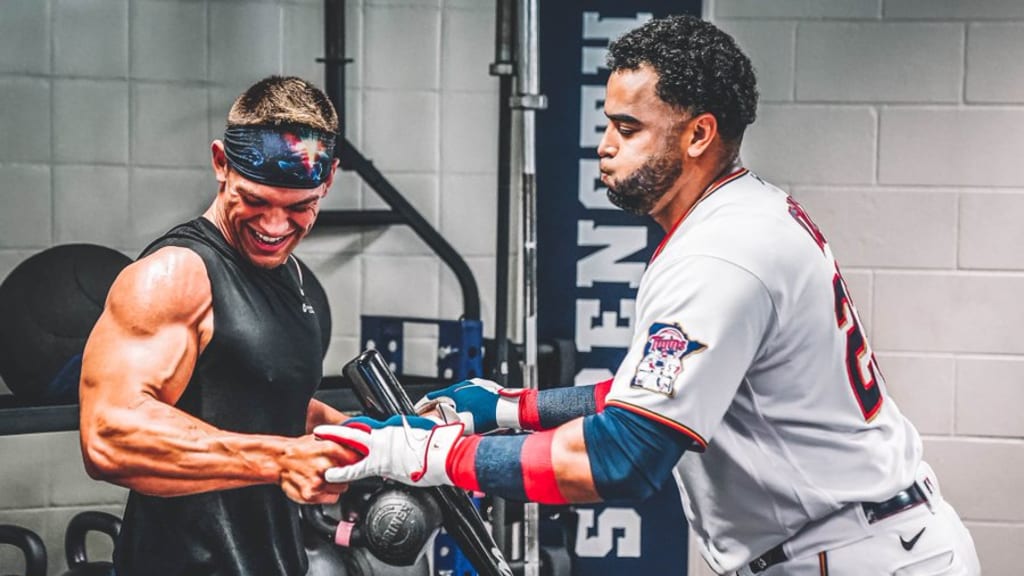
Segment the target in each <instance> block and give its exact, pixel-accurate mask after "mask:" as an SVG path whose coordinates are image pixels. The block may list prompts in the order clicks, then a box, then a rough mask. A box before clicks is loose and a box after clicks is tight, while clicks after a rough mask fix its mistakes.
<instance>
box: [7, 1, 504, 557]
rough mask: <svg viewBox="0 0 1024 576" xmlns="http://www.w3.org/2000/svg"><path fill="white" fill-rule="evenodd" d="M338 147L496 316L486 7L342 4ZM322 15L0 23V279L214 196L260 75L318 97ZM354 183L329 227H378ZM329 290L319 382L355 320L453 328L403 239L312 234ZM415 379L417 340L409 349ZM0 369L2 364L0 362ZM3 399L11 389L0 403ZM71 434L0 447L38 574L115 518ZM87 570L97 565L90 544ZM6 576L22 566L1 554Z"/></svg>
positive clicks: (317, 5) (181, 11)
mask: <svg viewBox="0 0 1024 576" xmlns="http://www.w3.org/2000/svg"><path fill="white" fill-rule="evenodd" d="M346 19H347V21H348V22H347V24H348V30H347V32H348V34H347V38H346V45H347V52H348V56H349V57H351V58H353V59H354V60H355V61H354V62H353V63H352V64H351V65H350V66H349V67H348V69H347V75H346V79H347V82H348V90H347V93H346V98H345V101H346V102H345V103H346V110H347V116H348V123H347V125H346V126H344V129H345V132H346V134H347V136H348V138H349V139H350V140H352V142H353V143H354V144H355V145H356V147H357V148H359V149H360V150H361V151H362V152H363V153H364V154H365V155H366V156H367V157H369V158H370V159H371V160H373V161H374V163H375V164H376V165H377V166H378V167H379V168H380V169H381V171H383V172H384V173H385V175H387V176H388V177H389V178H390V179H391V180H392V183H393V184H394V185H395V186H396V187H397V188H398V189H399V190H400V191H401V192H402V193H403V194H404V195H405V196H406V198H408V199H409V200H410V202H412V204H413V205H415V206H416V207H417V208H418V209H419V210H420V211H421V212H422V214H423V215H424V216H425V217H426V219H427V220H428V221H429V222H430V223H431V224H433V225H434V226H435V227H437V228H438V229H439V230H440V231H441V232H442V234H443V235H444V236H445V237H446V238H447V239H448V241H449V242H451V243H452V244H453V245H454V246H455V248H456V249H457V250H458V251H459V252H460V253H461V254H463V256H464V258H465V259H466V260H467V262H468V263H469V266H470V267H471V269H472V270H473V271H474V273H475V275H476V280H477V283H478V284H479V286H480V295H481V299H482V309H483V315H484V318H485V325H486V326H487V327H488V328H490V329H491V330H489V331H488V334H490V333H491V331H492V329H493V322H491V321H490V320H488V319H489V318H491V317H492V315H493V312H492V309H493V308H492V304H491V303H492V302H493V300H494V252H495V235H494V225H493V222H494V221H495V210H496V208H495V201H494V198H495V189H496V186H497V184H496V172H497V135H496V132H497V114H498V96H497V82H496V80H495V79H493V78H492V77H491V76H489V74H488V64H490V62H491V61H492V60H493V52H494V48H493V46H494V40H493V38H494V27H495V26H494V3H493V0H347V13H346ZM323 28H324V26H323V1H322V0H252V1H249V0H9V1H5V2H4V3H3V5H2V6H0V133H2V134H3V138H2V139H0V278H5V277H6V276H7V274H8V273H9V272H10V271H11V270H12V269H13V268H14V267H15V266H16V265H17V264H18V263H20V262H21V261H23V260H24V259H25V258H27V257H29V256H30V255H32V254H35V253H36V252H39V251H40V250H43V249H45V248H47V247H50V246H53V245H56V244H64V243H72V242H90V243H96V244H101V245H104V246H110V247H113V248H116V249H118V250H121V251H123V252H124V253H125V254H128V255H130V256H132V257H134V256H136V255H137V254H138V252H139V250H141V249H142V248H143V247H144V246H145V245H146V244H147V243H148V242H149V241H150V240H151V239H153V238H155V237H156V236H157V235H159V234H160V233H162V232H163V231H165V230H166V229H168V228H169V227H170V226H172V225H173V224H175V223H177V222H180V221H183V220H185V219H189V218H192V217H193V216H196V215H198V214H200V213H201V212H202V211H203V210H204V209H205V208H206V207H207V206H208V205H209V203H210V201H211V199H212V198H213V196H214V194H215V192H216V183H215V181H214V179H213V175H212V172H211V170H210V168H209V143H210V140H211V139H213V138H217V137H219V136H220V134H222V133H223V125H224V118H225V117H226V114H227V110H228V107H229V106H230V104H231V102H232V101H233V100H234V98H235V97H236V96H237V95H238V94H239V93H240V92H241V91H242V90H243V89H245V87H247V86H248V85H249V84H251V83H252V82H254V81H256V80H258V79H259V78H261V77H263V76H265V75H268V74H272V73H283V74H295V75H299V76H303V77H306V78H309V79H312V80H315V81H316V82H317V83H320V84H321V85H322V82H323V65H322V64H319V63H317V62H316V61H315V58H317V57H320V56H322V55H323V38H324V30H323ZM384 207H385V204H384V203H383V201H381V200H380V199H379V198H378V197H377V195H376V194H375V193H374V192H373V191H371V190H370V189H369V188H368V187H366V186H365V185H363V184H362V183H361V182H360V180H359V178H358V177H356V176H355V175H354V174H350V173H346V174H343V175H341V176H340V177H339V178H338V181H337V182H336V184H335V185H334V187H333V189H332V190H331V192H330V194H329V196H328V198H327V202H326V204H325V208H339V209H340V208H352V209H359V208H384ZM299 257H300V258H303V259H304V260H305V261H306V262H307V263H309V264H310V266H311V267H312V268H313V270H314V271H315V272H316V273H317V277H318V279H319V280H320V282H321V283H322V284H324V286H325V288H326V289H327V291H328V294H329V298H330V302H331V307H332V320H333V326H334V329H333V334H332V339H331V346H330V350H329V354H328V357H327V359H326V360H325V363H324V368H325V372H326V373H328V374H337V373H338V372H339V371H340V367H341V365H342V363H343V362H345V361H347V360H349V359H351V358H352V357H353V356H355V354H356V353H357V352H358V342H357V339H358V332H359V322H358V319H359V315H360V314H401V315H408V316H420V317H426V318H447V319H455V318H457V317H458V316H459V315H460V314H461V312H462V298H461V294H460V292H459V290H458V283H457V282H456V280H455V277H454V275H452V274H451V272H450V271H449V270H448V269H447V268H446V267H444V266H443V264H441V263H440V261H439V260H438V259H437V258H436V257H435V256H433V255H432V253H431V252H430V250H429V249H428V248H426V246H425V245H424V244H423V243H422V242H421V241H420V240H419V239H418V238H417V237H416V236H415V235H414V234H413V233H412V232H410V231H409V230H408V229H407V228H405V227H396V228H391V229H388V228H376V229H375V228H363V229H350V230H320V231H317V232H315V233H314V234H313V235H312V236H311V237H310V238H308V239H307V240H306V241H305V242H304V244H303V245H302V246H301V247H300V250H299ZM409 344H410V346H411V347H412V350H411V352H412V353H413V354H414V358H415V359H418V360H417V361H416V362H415V364H417V365H418V366H421V367H423V366H425V367H429V366H430V358H431V357H434V355H436V352H435V351H431V350H430V349H429V344H430V339H429V338H423V339H420V340H413V341H412V342H410V343H409ZM0 353H2V351H0ZM0 391H2V392H6V388H4V387H2V384H0ZM125 495H126V491H125V490H123V489H121V488H118V487H115V486H112V485H110V484H105V483H100V482H94V481H92V480H90V479H89V478H88V477H87V476H86V474H85V472H84V470H83V467H82V464H81V456H80V454H79V449H78V434H77V432H60V433H47V434H36V435H25V436H17V437H0V523H3V522H12V523H16V524H21V525H23V526H26V527H28V528H31V529H33V530H35V531H37V532H39V533H40V534H41V535H42V536H43V537H44V539H45V540H46V544H47V547H48V549H49V553H50V554H49V555H50V570H49V572H50V574H51V575H56V574H59V573H62V572H64V571H65V569H66V568H65V562H64V560H63V556H64V551H63V549H64V545H63V534H64V527H65V526H66V524H67V521H68V519H70V517H71V516H72V515H74V514H75V513H77V512H79V511H81V510H87V509H88V510H94V509H98V510H106V511H109V512H112V513H117V514H120V512H121V509H122V506H123V502H124V498H125ZM89 543H90V545H91V546H95V550H96V557H98V558H102V557H104V555H105V554H109V550H110V546H109V544H108V543H106V542H104V539H103V538H101V537H95V538H93V537H90V540H89ZM0 567H2V568H3V571H4V573H5V574H6V573H8V572H15V573H16V572H20V571H21V570H22V567H23V564H22V563H21V560H20V557H18V554H17V553H15V552H14V551H13V550H11V549H10V548H9V547H7V546H4V547H2V548H0Z"/></svg>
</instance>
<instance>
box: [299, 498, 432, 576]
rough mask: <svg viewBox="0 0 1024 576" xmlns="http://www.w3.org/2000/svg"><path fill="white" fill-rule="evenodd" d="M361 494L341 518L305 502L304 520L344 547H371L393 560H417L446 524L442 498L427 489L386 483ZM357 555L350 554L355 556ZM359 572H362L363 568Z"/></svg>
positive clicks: (403, 563) (398, 562) (393, 562)
mask: <svg viewBox="0 0 1024 576" xmlns="http://www.w3.org/2000/svg"><path fill="white" fill-rule="evenodd" d="M357 491H358V489H354V490H350V492H352V493H355V492H357ZM353 496H355V494H346V499H347V500H352V499H353V498H352V497H353ZM359 500H361V502H358V505H357V506H356V507H355V509H353V510H349V514H347V515H346V518H347V520H346V521H341V522H339V521H338V520H335V519H334V518H331V517H330V516H328V515H327V513H326V512H324V510H323V508H322V507H320V506H303V507H302V519H303V522H304V524H305V525H306V526H308V527H309V528H310V529H311V530H312V532H313V533H315V534H318V535H319V536H320V539H321V540H326V541H328V542H331V543H333V544H336V545H337V546H340V547H342V548H343V549H351V550H352V551H353V552H355V551H357V550H360V549H366V550H368V551H369V552H371V553H372V555H373V557H375V558H376V559H378V560H379V561H381V562H383V563H385V564H388V565H390V566H396V567H404V566H412V565H414V564H417V563H418V562H417V561H418V560H419V559H420V558H421V557H422V556H424V554H423V550H424V546H425V545H426V543H427V542H428V541H429V540H430V538H431V536H433V535H434V533H435V532H436V531H437V529H438V528H439V527H440V526H441V519H442V514H441V508H440V506H439V505H438V503H437V501H436V500H434V498H433V497H432V496H430V494H428V493H426V492H424V491H423V490H416V489H411V488H408V487H405V486H401V485H387V484H386V485H385V486H384V487H383V488H379V489H377V490H375V491H372V492H366V493H364V494H362V498H360V499H359ZM356 556H358V555H356V554H352V555H350V556H347V557H345V559H346V560H349V561H352V560H353V559H355V558H356ZM364 563H365V562H364ZM354 572H355V573H356V574H359V573H361V572H362V570H361V569H357V570H354Z"/></svg>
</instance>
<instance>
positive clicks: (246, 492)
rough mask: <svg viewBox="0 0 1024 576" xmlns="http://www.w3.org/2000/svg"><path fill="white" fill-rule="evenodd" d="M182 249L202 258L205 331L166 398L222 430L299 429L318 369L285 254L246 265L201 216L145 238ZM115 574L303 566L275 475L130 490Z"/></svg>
mask: <svg viewBox="0 0 1024 576" xmlns="http://www.w3.org/2000/svg"><path fill="white" fill-rule="evenodd" d="M164 246H180V247H184V248H188V249H190V250H192V251H194V252H195V253H197V254H198V255H199V256H200V257H202V259H203V262H204V263H205V264H206V272H207V275H208V276H209V278H210V286H211V288H212V290H213V325H214V330H213V338H212V339H211V340H210V342H209V343H208V344H207V346H206V349H205V350H204V351H203V352H202V354H201V355H200V356H199V359H198V361H197V363H196V367H195V371H194V373H193V375H192V379H191V380H190V381H189V383H188V386H187V387H186V389H185V392H184V393H183V394H182V396H181V399H180V400H179V401H178V403H177V404H176V406H177V407H178V408H179V409H181V410H183V411H185V412H188V413H189V414H192V415H193V416H196V417H198V418H200V419H202V420H204V421H206V422H209V423H210V424H212V425H214V426H216V427H218V428H221V429H223V430H228V431H232V432H241V433H249V434H274V435H279V436H292V437H295V436H301V435H302V434H304V433H305V423H306V409H307V407H308V405H309V400H310V398H312V396H313V392H314V390H315V389H316V387H317V386H318V385H319V383H320V379H321V376H322V365H321V350H320V348H321V344H320V326H319V324H318V322H317V318H316V315H315V311H314V310H313V307H312V304H311V303H310V301H309V300H308V299H307V298H306V297H305V296H304V295H303V293H302V290H301V272H300V271H299V268H298V265H297V262H296V261H295V260H294V259H292V258H289V259H288V261H286V262H285V264H283V265H282V266H279V267H277V268H275V269H270V270H268V269H263V268H258V267H256V266H254V265H252V264H251V263H249V262H248V261H247V260H245V259H244V257H242V256H241V255H240V254H239V253H238V252H237V251H235V250H234V249H233V248H231V246H229V245H228V244H227V242H226V241H225V240H224V237H223V235H222V234H221V233H220V231H219V229H218V228H217V227H216V226H215V225H214V224H213V223H212V222H210V221H209V220H207V219H205V218H197V219H195V220H192V221H191V222H187V223H185V224H182V225H180V226H178V227H176V228H174V229H172V230H171V231H170V232H168V233H167V234H165V235H164V236H163V237H161V238H160V239H158V240H157V241H155V242H154V243H152V244H150V246H149V247H147V248H146V249H145V250H144V251H143V253H142V256H143V257H144V256H146V255H149V254H151V253H153V252H155V251H156V250H158V249H160V248H162V247H164ZM114 561H115V567H116V572H117V574H118V576H137V575H160V576H164V575H166V576H170V575H174V576H178V575H181V576H186V575H187V576H205V575H214V574H216V575H228V576H254V575H260V576H262V575H268V576H270V575H274V576H278V575H287V576H295V575H302V574H305V573H306V568H307V559H306V553H305V550H304V549H303V546H302V537H301V533H300V527H299V517H298V506H297V505H296V504H295V503H294V502H292V501H291V500H289V499H288V498H287V497H286V496H285V495H284V493H283V492H282V491H281V489H280V488H279V487H278V486H276V485H259V486H250V487H246V488H238V489H232V490H223V491H216V492H207V493H203V494H194V495H190V496H180V497H171V498H161V497H156V496H147V495H144V494H140V493H138V492H135V491H132V492H130V493H129V495H128V503H127V505H126V507H125V512H124V524H123V527H122V529H121V535H120V537H119V539H118V543H117V546H116V548H115V553H114Z"/></svg>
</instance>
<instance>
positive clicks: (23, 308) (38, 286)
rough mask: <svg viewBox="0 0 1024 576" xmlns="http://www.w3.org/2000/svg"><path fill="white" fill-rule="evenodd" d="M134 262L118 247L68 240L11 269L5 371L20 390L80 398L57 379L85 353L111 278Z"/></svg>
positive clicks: (2, 314)
mask: <svg viewBox="0 0 1024 576" xmlns="http://www.w3.org/2000/svg"><path fill="white" fill-rule="evenodd" d="M130 263H131V259H130V258H129V257H128V256H125V255H124V254H121V253H120V252H118V251H117V250H114V249H112V248H106V247H103V246H97V245H94V244H64V245H60V246H54V247H53V248H49V249H47V250H43V251H42V252H39V253H38V254H35V255H33V256H31V257H29V258H28V259H27V260H25V261H24V262H22V263H21V264H19V265H18V266H17V267H16V268H15V269H14V270H12V271H11V273H10V274H9V275H8V276H7V278H6V279H5V280H4V282H3V284H0V376H2V377H3V379H4V383H5V384H7V387H8V388H10V389H11V391H12V392H14V394H15V395H16V396H18V397H24V398H27V399H30V400H55V399H61V400H75V399H77V396H73V397H71V398H66V397H64V398H55V396H65V395H66V394H68V393H69V391H68V390H55V389H53V386H52V384H53V383H54V380H55V377H56V376H57V375H58V374H60V373H61V372H62V370H64V369H65V367H67V366H69V365H74V363H75V362H77V361H78V359H79V358H80V356H81V354H82V351H83V350H84V348H85V341H86V339H88V337H89V332H90V331H92V327H93V325H95V324H96V320H98V319H99V317H100V314H101V313H102V312H103V304H104V301H105V300H106V298H107V292H108V291H109V290H110V286H111V284H113V283H114V279H115V278H117V275H118V274H119V273H120V272H121V270H123V269H124V268H125V267H126V266H127V265H128V264H130ZM73 378H74V376H73V375H72V381H73ZM73 392H74V393H75V394H77V389H75V390H73Z"/></svg>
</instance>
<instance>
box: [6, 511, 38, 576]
mask: <svg viewBox="0 0 1024 576" xmlns="http://www.w3.org/2000/svg"><path fill="white" fill-rule="evenodd" d="M0 544H11V545H13V546H17V547H18V548H19V549H21V552H22V554H24V555H25V576H46V546H45V545H44V544H43V539H42V538H40V537H39V535H38V534H36V533H35V532H33V531H31V530H29V529H28V528H22V527H21V526H14V525H12V524H0Z"/></svg>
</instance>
